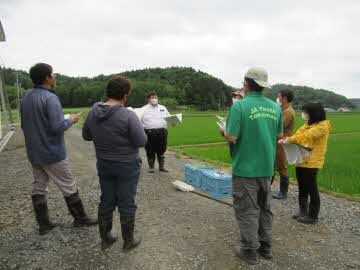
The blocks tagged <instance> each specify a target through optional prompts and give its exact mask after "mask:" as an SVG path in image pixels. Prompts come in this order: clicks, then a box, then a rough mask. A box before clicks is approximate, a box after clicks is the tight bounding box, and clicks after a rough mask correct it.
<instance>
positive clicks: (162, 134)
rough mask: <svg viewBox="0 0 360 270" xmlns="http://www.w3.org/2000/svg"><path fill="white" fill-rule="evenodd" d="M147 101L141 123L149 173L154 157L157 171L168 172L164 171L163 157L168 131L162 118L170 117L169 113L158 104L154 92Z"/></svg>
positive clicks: (152, 168) (153, 164)
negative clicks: (144, 134) (146, 139)
mask: <svg viewBox="0 0 360 270" xmlns="http://www.w3.org/2000/svg"><path fill="white" fill-rule="evenodd" d="M148 101H149V104H148V106H147V108H146V109H145V111H144V113H143V115H142V117H141V122H142V124H143V127H144V129H145V133H146V135H147V136H148V142H147V144H146V146H145V150H146V156H147V159H148V163H149V172H150V173H153V172H154V166H155V159H156V157H157V159H158V162H159V170H160V171H161V172H168V170H166V169H165V156H164V154H165V152H166V148H167V136H168V131H167V129H166V127H167V125H166V121H165V120H164V118H165V117H168V116H170V113H169V112H168V110H167V109H166V108H165V106H163V105H160V104H159V99H158V96H157V94H156V93H155V92H151V93H149V94H148Z"/></svg>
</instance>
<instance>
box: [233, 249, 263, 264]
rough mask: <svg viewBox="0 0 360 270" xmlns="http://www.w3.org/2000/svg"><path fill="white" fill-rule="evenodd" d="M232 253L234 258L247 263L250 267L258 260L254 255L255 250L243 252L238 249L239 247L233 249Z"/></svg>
mask: <svg viewBox="0 0 360 270" xmlns="http://www.w3.org/2000/svg"><path fill="white" fill-rule="evenodd" d="M234 253H235V255H236V256H238V257H239V258H240V259H242V260H243V261H245V262H247V263H248V264H250V265H255V264H257V263H258V258H257V254H256V250H251V249H248V250H244V249H242V248H240V246H235V247H234Z"/></svg>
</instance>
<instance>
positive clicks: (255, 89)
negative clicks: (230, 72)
mask: <svg viewBox="0 0 360 270" xmlns="http://www.w3.org/2000/svg"><path fill="white" fill-rule="evenodd" d="M245 82H247V84H248V85H249V87H250V89H251V91H253V92H261V91H262V90H264V87H262V86H260V85H258V84H257V83H256V82H255V81H254V80H253V79H250V78H246V77H245Z"/></svg>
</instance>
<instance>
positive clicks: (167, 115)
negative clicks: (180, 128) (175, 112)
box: [163, 106, 170, 117]
mask: <svg viewBox="0 0 360 270" xmlns="http://www.w3.org/2000/svg"><path fill="white" fill-rule="evenodd" d="M163 109H164V111H165V117H169V116H170V113H169V111H168V110H167V109H166V107H165V106H163Z"/></svg>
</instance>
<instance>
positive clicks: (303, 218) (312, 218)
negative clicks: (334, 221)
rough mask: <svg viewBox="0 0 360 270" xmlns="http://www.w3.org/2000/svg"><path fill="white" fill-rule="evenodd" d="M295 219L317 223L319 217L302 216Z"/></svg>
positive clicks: (307, 222) (305, 222) (304, 222)
mask: <svg viewBox="0 0 360 270" xmlns="http://www.w3.org/2000/svg"><path fill="white" fill-rule="evenodd" d="M297 221H298V222H300V223H303V224H317V223H318V222H319V219H318V218H317V217H311V216H303V217H298V219H297Z"/></svg>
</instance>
